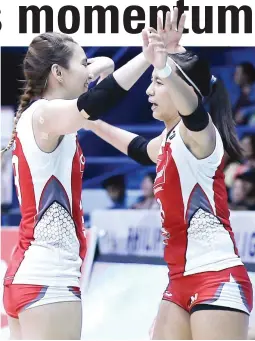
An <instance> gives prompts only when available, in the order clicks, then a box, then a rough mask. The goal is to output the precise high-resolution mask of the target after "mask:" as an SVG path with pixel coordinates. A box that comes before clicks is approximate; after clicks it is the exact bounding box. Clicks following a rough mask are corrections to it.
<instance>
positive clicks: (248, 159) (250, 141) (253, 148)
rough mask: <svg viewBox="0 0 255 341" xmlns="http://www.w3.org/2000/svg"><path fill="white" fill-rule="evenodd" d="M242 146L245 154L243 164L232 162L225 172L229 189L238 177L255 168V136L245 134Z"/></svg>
mask: <svg viewBox="0 0 255 341" xmlns="http://www.w3.org/2000/svg"><path fill="white" fill-rule="evenodd" d="M240 144H241V148H242V152H243V160H242V162H241V163H238V162H232V163H230V164H229V165H228V166H227V167H226V169H225V171H224V173H225V183H226V186H227V187H228V188H230V187H232V185H233V182H234V180H235V178H236V176H238V175H239V174H242V173H244V172H246V171H248V170H250V169H252V168H255V135H248V134H245V135H244V136H243V137H242V139H241V141H240ZM254 182H255V179H254Z"/></svg>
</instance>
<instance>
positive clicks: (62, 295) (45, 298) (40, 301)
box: [3, 284, 81, 318]
mask: <svg viewBox="0 0 255 341" xmlns="http://www.w3.org/2000/svg"><path fill="white" fill-rule="evenodd" d="M68 301H69V302H70V301H81V292H80V288H77V287H49V286H45V285H28V284H10V285H5V286H4V296H3V302H4V309H5V311H6V314H7V315H8V316H10V317H13V318H18V314H19V313H20V312H22V311H24V310H26V309H30V308H34V307H39V306H41V305H44V304H50V303H57V302H68Z"/></svg>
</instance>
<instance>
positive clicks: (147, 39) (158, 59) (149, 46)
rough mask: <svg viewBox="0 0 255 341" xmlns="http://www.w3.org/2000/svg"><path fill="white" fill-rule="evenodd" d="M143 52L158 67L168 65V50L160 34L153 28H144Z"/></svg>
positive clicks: (161, 67)
mask: <svg viewBox="0 0 255 341" xmlns="http://www.w3.org/2000/svg"><path fill="white" fill-rule="evenodd" d="M142 37H143V52H144V55H145V58H146V59H147V61H148V62H149V63H150V64H152V65H153V66H154V67H155V68H156V69H163V68H164V67H165V65H166V60H167V51H166V48H165V45H164V42H163V40H162V38H161V36H160V34H159V33H158V32H157V31H156V30H155V29H153V28H149V29H147V30H143V32H142Z"/></svg>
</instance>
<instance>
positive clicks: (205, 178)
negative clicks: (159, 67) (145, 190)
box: [154, 124, 242, 276]
mask: <svg viewBox="0 0 255 341" xmlns="http://www.w3.org/2000/svg"><path fill="white" fill-rule="evenodd" d="M179 128H180V124H178V125H177V126H176V127H175V128H174V129H173V130H172V131H171V132H170V134H168V136H167V138H166V139H165V140H164V141H163V143H162V146H161V150H160V153H159V156H158V162H157V177H156V180H155V184H154V193H155V196H156V198H157V201H158V203H159V204H160V206H161V216H162V225H163V227H164V229H165V230H166V233H168V237H169V239H168V240H167V245H166V247H165V260H166V262H167V263H168V264H169V266H170V271H171V275H172V276H182V275H189V274H194V273H199V272H204V271H216V270H221V269H225V268H228V267H231V266H236V265H241V264H242V262H241V260H240V258H239V256H238V252H237V249H236V246H235V242H234V236H233V232H232V230H231V227H230V221H229V210H228V205H227V193H226V187H225V184H224V175H223V162H222V159H223V154H224V148H223V144H222V140H221V137H220V135H219V132H218V131H217V129H216V146H215V149H214V151H213V153H212V154H211V155H210V156H209V157H207V158H205V159H202V160H198V159H197V158H196V157H195V156H194V155H193V154H192V153H191V152H190V151H189V149H188V148H187V147H186V145H185V144H184V142H183V140H182V138H181V135H180V131H179Z"/></svg>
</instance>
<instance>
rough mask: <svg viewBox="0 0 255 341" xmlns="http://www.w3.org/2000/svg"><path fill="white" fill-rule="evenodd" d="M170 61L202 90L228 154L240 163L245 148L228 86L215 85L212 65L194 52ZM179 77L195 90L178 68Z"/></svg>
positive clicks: (174, 55)
mask: <svg viewBox="0 0 255 341" xmlns="http://www.w3.org/2000/svg"><path fill="white" fill-rule="evenodd" d="M170 57H171V58H172V59H173V60H174V62H175V63H176V64H178V65H179V66H180V67H181V69H182V70H183V71H184V73H185V74H186V75H187V76H188V77H189V78H190V79H191V80H192V82H193V83H194V84H195V85H196V86H197V88H198V89H199V90H200V92H201V94H202V96H203V98H204V101H205V103H206V105H207V106H208V108H209V113H210V116H211V118H212V121H213V123H214V124H215V126H216V128H217V129H218V131H219V133H220V135H221V138H222V141H223V145H224V149H225V151H226V152H227V154H228V155H229V156H230V157H231V158H232V159H234V160H240V159H241V155H242V152H241V147H240V144H239V141H238V138H237V134H236V130H235V122H234V119H233V114H232V108H231V102H230V99H229V95H228V92H227V90H226V88H225V86H224V83H223V82H222V81H221V80H220V79H215V80H214V81H213V78H212V74H211V70H210V65H209V63H208V61H206V60H204V59H200V58H199V57H198V56H197V55H196V54H194V53H193V52H191V51H186V52H185V53H177V54H173V55H170ZM177 74H178V75H179V76H180V77H181V78H182V79H183V80H184V81H185V82H186V83H188V84H189V85H191V86H193V85H192V84H191V83H190V81H189V80H188V79H187V78H186V77H185V75H183V73H182V72H181V71H180V70H178V68H177ZM193 88H194V90H195V92H196V93H197V95H198V96H199V97H200V98H201V94H200V93H199V92H198V91H197V89H196V88H195V87H194V86H193Z"/></svg>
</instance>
